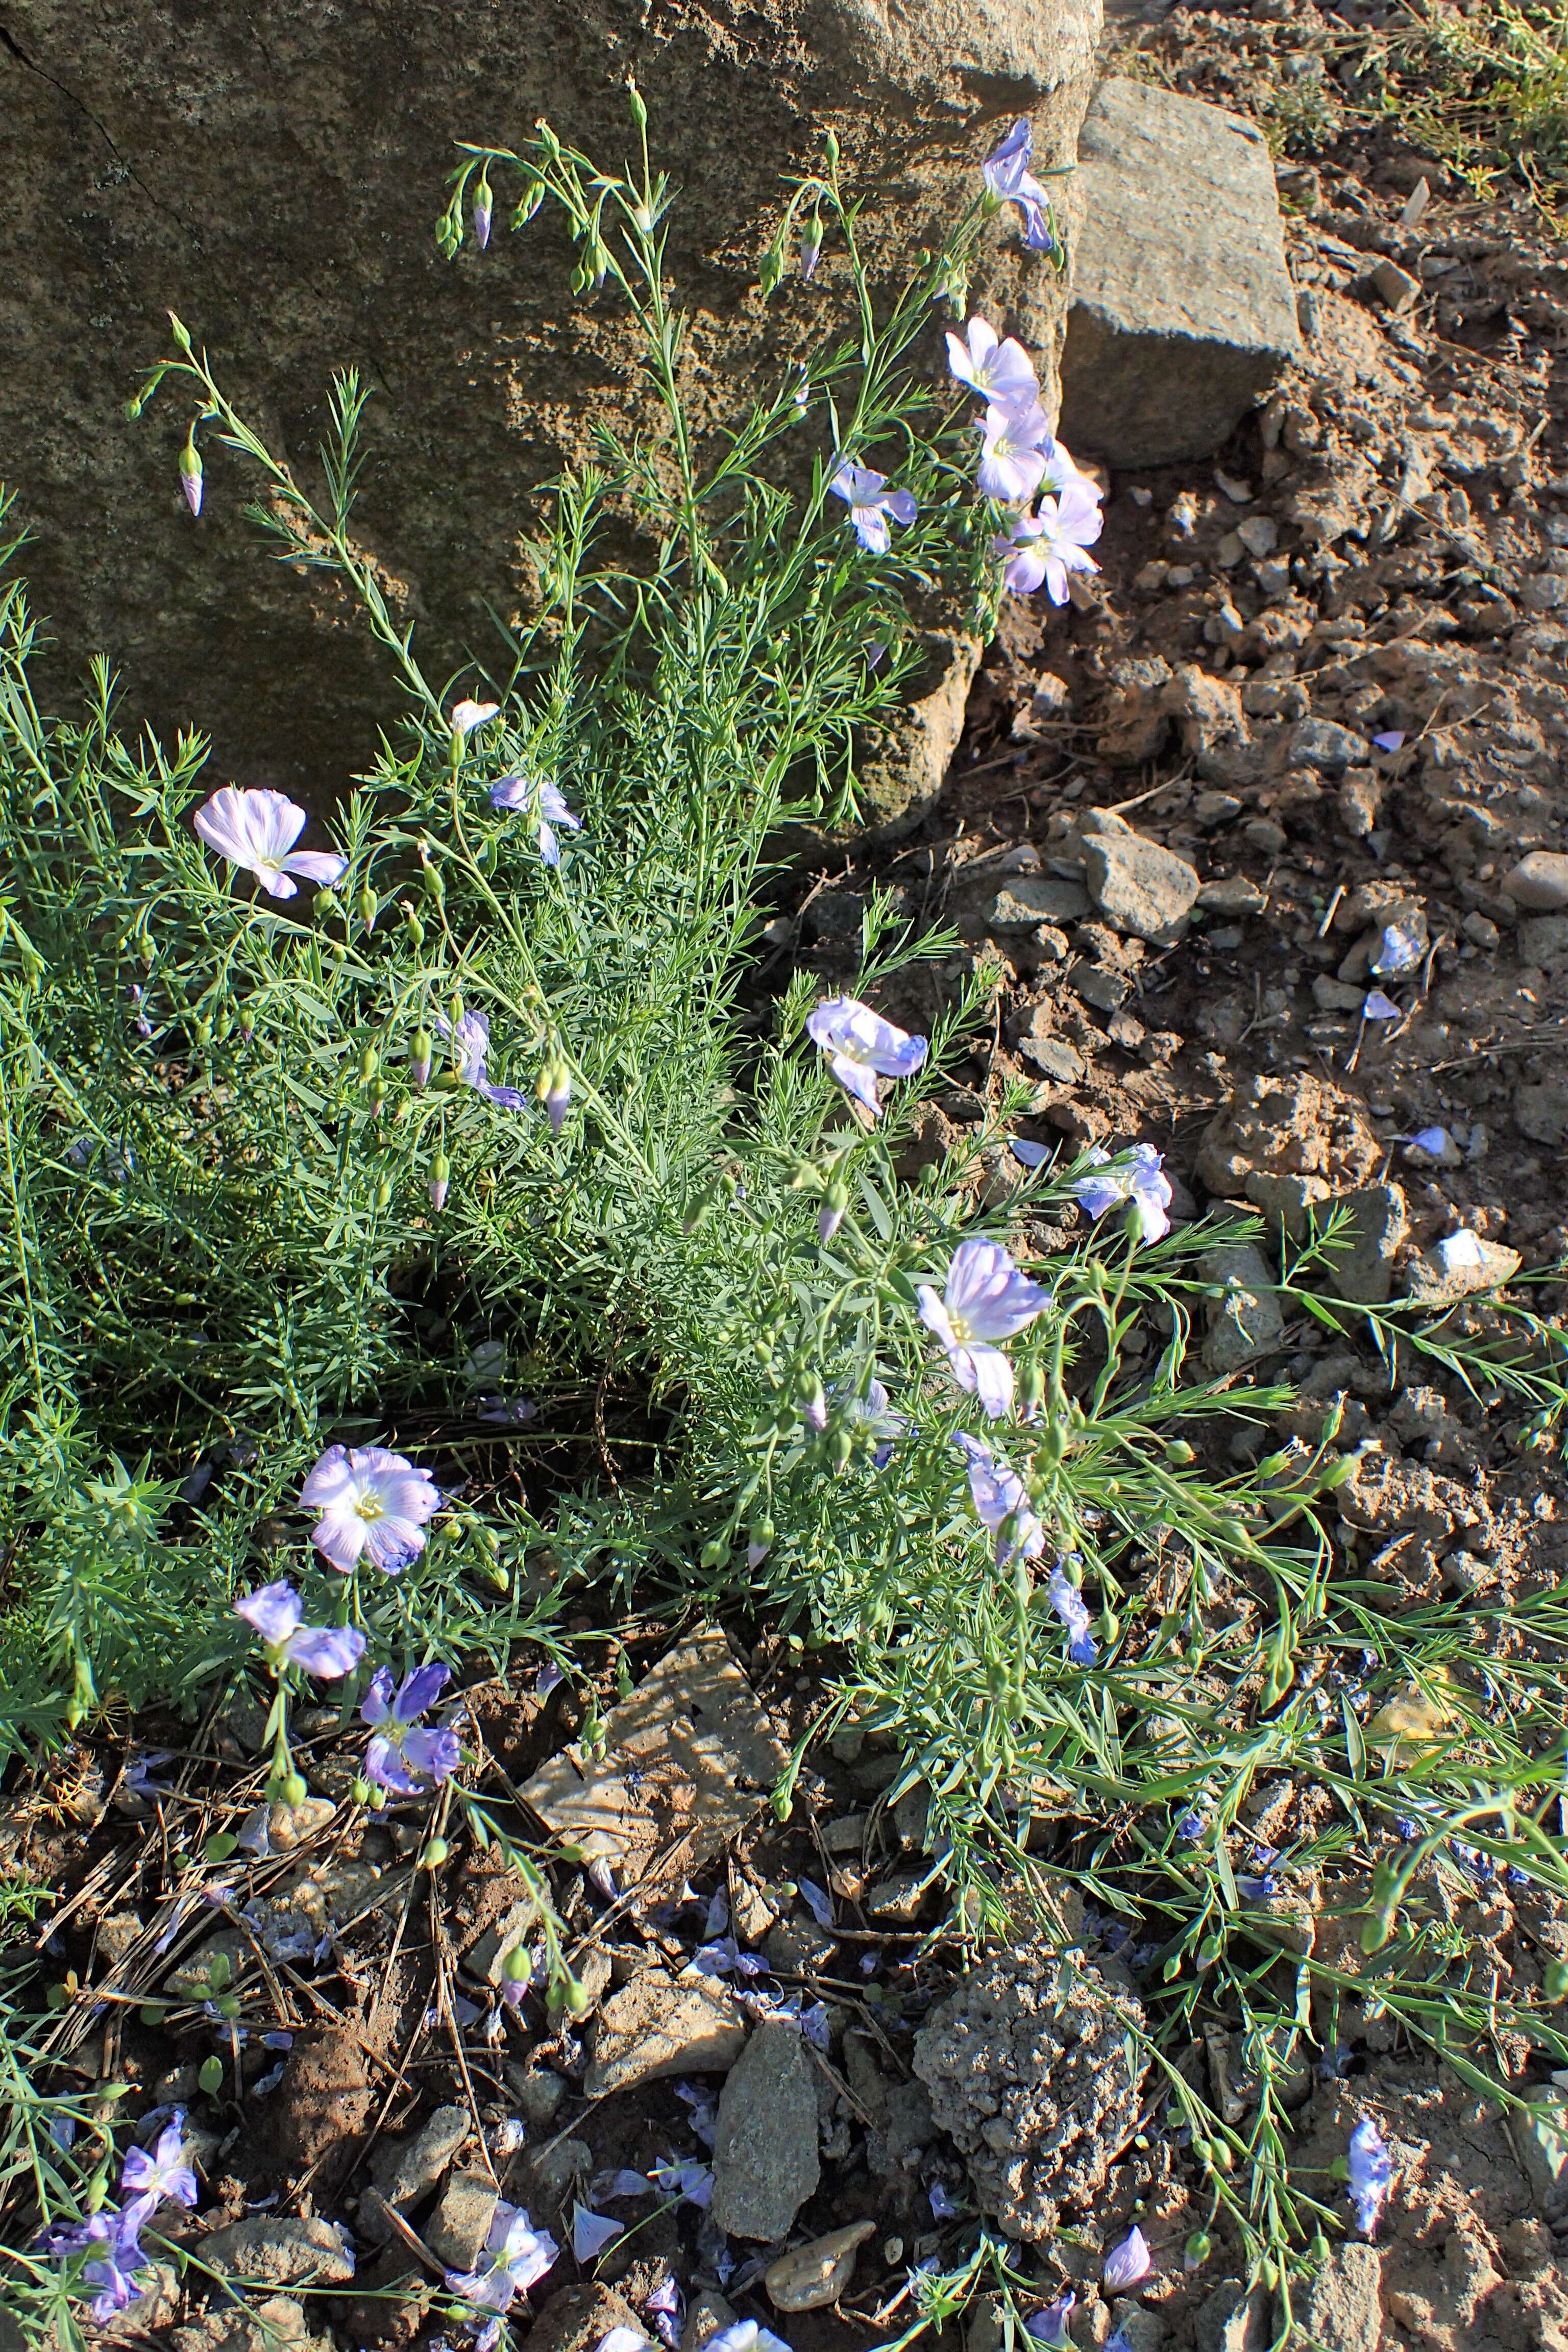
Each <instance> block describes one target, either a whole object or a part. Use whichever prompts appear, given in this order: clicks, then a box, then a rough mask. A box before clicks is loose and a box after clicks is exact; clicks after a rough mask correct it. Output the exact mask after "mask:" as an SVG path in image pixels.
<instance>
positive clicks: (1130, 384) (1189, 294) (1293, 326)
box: [1061, 78, 1301, 466]
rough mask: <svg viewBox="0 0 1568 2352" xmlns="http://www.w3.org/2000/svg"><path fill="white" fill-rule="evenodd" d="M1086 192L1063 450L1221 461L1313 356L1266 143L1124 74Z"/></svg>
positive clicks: (1081, 176) (1107, 89)
mask: <svg viewBox="0 0 1568 2352" xmlns="http://www.w3.org/2000/svg"><path fill="white" fill-rule="evenodd" d="M1073 193H1074V201H1075V203H1076V204H1078V205H1079V206H1080V207H1081V224H1080V226H1079V231H1078V238H1077V244H1076V247H1075V250H1074V255H1073V301H1072V309H1071V310H1070V311H1069V312H1068V332H1067V347H1066V350H1065V352H1063V355H1062V415H1061V427H1062V434H1063V436H1064V438H1065V439H1066V440H1067V441H1068V443H1069V444H1070V445H1071V446H1072V447H1073V449H1074V450H1078V451H1081V452H1085V453H1088V452H1092V453H1093V454H1094V455H1095V456H1097V457H1104V458H1106V459H1108V460H1109V462H1110V464H1111V465H1113V466H1155V465H1165V464H1168V463H1169V462H1171V461H1172V460H1173V459H1174V458H1178V457H1207V456H1211V455H1212V454H1213V452H1214V451H1215V450H1216V449H1218V448H1219V447H1220V446H1221V445H1222V444H1223V443H1224V442H1225V441H1226V440H1227V439H1228V438H1229V436H1230V435H1231V433H1232V432H1233V431H1234V429H1235V427H1236V425H1237V424H1238V423H1239V421H1240V419H1241V416H1242V415H1243V414H1244V412H1245V411H1246V410H1247V409H1248V408H1250V407H1251V406H1252V405H1253V404H1254V403H1255V402H1257V401H1258V399H1259V398H1260V397H1261V395H1262V394H1265V393H1266V392H1267V391H1268V387H1269V386H1270V385H1271V384H1272V383H1273V382H1274V380H1275V378H1276V377H1277V376H1278V375H1279V373H1280V371H1281V370H1282V369H1283V368H1284V367H1286V366H1287V365H1288V364H1289V362H1290V361H1292V360H1293V359H1295V358H1296V357H1297V356H1298V354H1299V352H1300V348H1301V336H1300V328H1299V326H1298V325H1297V320H1296V296H1295V291H1294V289H1293V288H1292V286H1291V283H1290V273H1289V269H1288V268H1287V267H1286V262H1285V238H1284V232H1283V230H1282V229H1281V227H1280V223H1279V201H1278V198H1277V197H1276V194H1275V189H1274V166H1273V163H1272V162H1271V161H1270V159H1269V154H1268V147H1267V146H1266V145H1265V143H1264V140H1263V135H1262V133H1261V131H1258V128H1257V127H1256V125H1255V124H1253V123H1250V122H1244V121H1242V120H1241V118H1240V116H1239V115H1235V114H1227V113H1226V111H1225V110H1224V109H1223V108H1221V107H1217V106H1207V105H1205V104H1204V103H1203V102H1202V100H1198V99H1194V98H1179V97H1177V96H1176V94H1175V93H1174V91H1173V90H1166V89H1154V88H1152V86H1151V85H1150V84H1148V83H1146V82H1136V81H1125V80H1121V79H1117V78H1112V79H1110V80H1109V81H1104V82H1101V84H1100V89H1098V90H1097V92H1096V93H1095V97H1094V101H1093V104H1092V105H1091V106H1090V108H1089V114H1088V117H1087V119H1086V121H1085V122H1084V126H1083V131H1082V134H1081V137H1080V139H1079V169H1078V178H1077V183H1076V185H1075V188H1074V192H1073Z"/></svg>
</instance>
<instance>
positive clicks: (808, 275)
mask: <svg viewBox="0 0 1568 2352" xmlns="http://www.w3.org/2000/svg"><path fill="white" fill-rule="evenodd" d="M821 259H822V215H821V214H820V213H813V214H812V215H811V218H810V220H809V221H807V223H806V225H805V236H803V237H802V238H801V241H800V275H801V279H802V282H803V283H804V284H805V285H807V286H809V285H810V283H811V281H812V279H813V278H815V277H816V265H817V263H818V262H819V261H820V260H821Z"/></svg>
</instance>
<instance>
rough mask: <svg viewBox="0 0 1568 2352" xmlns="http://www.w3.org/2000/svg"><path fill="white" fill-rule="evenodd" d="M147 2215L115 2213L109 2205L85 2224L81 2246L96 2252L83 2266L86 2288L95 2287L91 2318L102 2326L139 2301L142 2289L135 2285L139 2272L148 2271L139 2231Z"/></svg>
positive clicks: (82, 2276)
mask: <svg viewBox="0 0 1568 2352" xmlns="http://www.w3.org/2000/svg"><path fill="white" fill-rule="evenodd" d="M143 2219H144V2216H142V2215H140V2214H138V2213H136V2212H134V2211H126V2212H124V2213H116V2212H115V2211H114V2210H113V2208H112V2207H110V2206H106V2207H105V2208H104V2209H103V2210H102V2211H100V2212H98V2213H92V2214H89V2216H88V2219H87V2221H85V2222H84V2223H83V2225H82V2231H81V2236H80V2240H79V2245H80V2246H81V2247H92V2248H94V2249H95V2250H96V2251H95V2252H94V2254H93V2259H92V2261H91V2262H89V2263H83V2264H82V2266H81V2279H82V2284H83V2285H84V2286H95V2287H97V2288H98V2290H99V2292H98V2294H96V2295H95V2296H94V2298H93V2304H92V2315H93V2317H94V2319H96V2320H98V2321H99V2322H100V2324H102V2323H104V2322H106V2321H108V2320H110V2319H112V2318H113V2317H114V2316H115V2315H116V2314H117V2313H118V2312H121V2311H123V2310H124V2309H125V2308H126V2306H127V2305H130V2304H132V2303H134V2302H136V2300H137V2299H138V2297H139V2296H140V2295H141V2294H142V2289H141V2288H140V2287H139V2286H138V2285H137V2284H136V2283H135V2280H136V2273H137V2272H138V2271H143V2270H145V2269H146V2268H147V2256H146V2255H145V2254H144V2253H143V2252H142V2248H141V2245H140V2243H139V2242H138V2239H137V2231H139V2229H140V2228H141V2226H142V2220H143Z"/></svg>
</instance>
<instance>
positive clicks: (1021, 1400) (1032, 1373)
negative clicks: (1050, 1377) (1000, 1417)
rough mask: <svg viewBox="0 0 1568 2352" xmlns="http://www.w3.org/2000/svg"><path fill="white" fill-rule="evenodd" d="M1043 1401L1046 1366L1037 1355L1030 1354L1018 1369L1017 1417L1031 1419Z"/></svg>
mask: <svg viewBox="0 0 1568 2352" xmlns="http://www.w3.org/2000/svg"><path fill="white" fill-rule="evenodd" d="M1045 1401H1046V1368H1045V1366H1044V1365H1043V1364H1042V1363H1041V1362H1040V1360H1039V1359H1038V1357H1037V1356H1031V1357H1030V1358H1029V1360H1028V1361H1027V1362H1026V1363H1025V1364H1023V1365H1021V1366H1020V1368H1019V1371H1018V1401H1017V1415H1018V1419H1019V1420H1020V1421H1033V1419H1034V1418H1035V1415H1036V1414H1037V1412H1039V1410H1040V1407H1041V1406H1042V1405H1043V1404H1044V1402H1045Z"/></svg>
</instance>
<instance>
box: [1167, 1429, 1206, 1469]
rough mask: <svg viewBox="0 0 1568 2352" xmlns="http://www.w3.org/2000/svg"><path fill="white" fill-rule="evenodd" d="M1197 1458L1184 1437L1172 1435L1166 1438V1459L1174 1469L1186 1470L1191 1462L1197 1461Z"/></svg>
mask: <svg viewBox="0 0 1568 2352" xmlns="http://www.w3.org/2000/svg"><path fill="white" fill-rule="evenodd" d="M1197 1458H1198V1457H1197V1455H1196V1454H1194V1451H1193V1449H1192V1447H1191V1446H1190V1445H1189V1444H1187V1441H1186V1439H1185V1438H1184V1437H1172V1438H1168V1439H1167V1440H1166V1442H1165V1459H1166V1461H1167V1462H1168V1463H1169V1464H1170V1465H1171V1467H1172V1469H1173V1470H1184V1469H1185V1468H1186V1466H1187V1464H1188V1463H1189V1462H1195V1461H1196V1460H1197Z"/></svg>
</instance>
